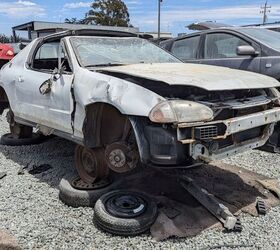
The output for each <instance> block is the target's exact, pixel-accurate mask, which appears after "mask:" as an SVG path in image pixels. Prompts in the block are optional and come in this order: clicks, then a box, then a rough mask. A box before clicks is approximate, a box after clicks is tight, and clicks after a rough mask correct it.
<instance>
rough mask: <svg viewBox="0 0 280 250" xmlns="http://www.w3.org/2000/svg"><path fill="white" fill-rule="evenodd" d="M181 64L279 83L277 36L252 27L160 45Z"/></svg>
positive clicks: (279, 42) (198, 34)
mask: <svg viewBox="0 0 280 250" xmlns="http://www.w3.org/2000/svg"><path fill="white" fill-rule="evenodd" d="M161 46H162V47H163V48H165V49H166V50H168V51H170V52H171V53H172V54H174V55H175V56H177V57H178V58H180V59H182V60H183V61H184V62H191V63H202V64H208V65H215V66H223V67H229V68H233V69H241V70H248V71H253V72H257V73H261V74H264V75H268V76H272V77H274V78H275V79H277V80H280V71H279V67H280V33H279V32H276V31H271V30H267V29H262V28H254V27H249V28H246V27H226V28H214V29H207V30H204V31H201V32H196V33H193V34H189V35H186V36H182V37H178V38H175V39H171V40H168V41H164V42H162V43H161Z"/></svg>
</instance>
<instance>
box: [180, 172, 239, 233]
mask: <svg viewBox="0 0 280 250" xmlns="http://www.w3.org/2000/svg"><path fill="white" fill-rule="evenodd" d="M180 184H181V186H182V187H183V188H184V189H186V191H188V192H189V193H190V194H191V195H192V196H193V197H194V198H195V199H196V200H197V201H198V202H199V203H200V204H201V205H203V206H204V207H205V208H206V209H207V210H208V211H209V212H210V213H211V214H213V215H214V216H215V217H216V218H217V219H218V220H219V221H220V222H222V223H223V225H224V227H225V228H226V229H227V230H234V228H235V226H236V224H237V218H236V217H235V216H234V215H233V214H232V213H231V212H230V211H229V209H228V208H227V207H226V206H225V205H223V204H222V203H220V202H219V201H218V200H217V199H216V198H215V196H214V195H212V194H210V193H209V192H208V191H207V190H205V189H203V188H201V187H199V186H198V185H197V183H195V182H194V180H193V179H191V178H188V177H181V178H180Z"/></svg>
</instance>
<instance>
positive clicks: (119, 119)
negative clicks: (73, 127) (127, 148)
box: [83, 102, 149, 163]
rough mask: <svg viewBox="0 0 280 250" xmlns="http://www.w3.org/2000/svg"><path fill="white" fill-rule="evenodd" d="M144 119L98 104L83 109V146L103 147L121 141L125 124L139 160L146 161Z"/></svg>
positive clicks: (145, 121)
mask: <svg viewBox="0 0 280 250" xmlns="http://www.w3.org/2000/svg"><path fill="white" fill-rule="evenodd" d="M147 122H148V121H147V118H146V117H137V116H129V115H125V114H122V113H121V111H120V110H119V109H117V108H116V107H115V106H113V105H111V104H108V103H104V102H98V103H93V104H89V105H87V106H86V107H85V120H84V123H83V135H84V145H85V146H86V147H88V148H98V147H104V146H106V145H109V144H111V143H114V142H117V141H119V140H121V139H122V136H123V134H124V130H125V127H126V126H127V125H126V124H127V123H129V126H131V129H132V131H133V133H134V136H135V139H136V143H137V146H138V150H139V154H140V159H141V161H142V162H143V163H147V160H148V158H149V157H148V142H147V140H146V139H145V137H144V127H145V125H146V124H147Z"/></svg>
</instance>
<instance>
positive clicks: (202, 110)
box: [149, 100, 214, 123]
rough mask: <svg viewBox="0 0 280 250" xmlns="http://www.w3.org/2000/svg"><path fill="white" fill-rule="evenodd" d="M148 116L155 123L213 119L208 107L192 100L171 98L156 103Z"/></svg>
mask: <svg viewBox="0 0 280 250" xmlns="http://www.w3.org/2000/svg"><path fill="white" fill-rule="evenodd" d="M149 118H150V120H151V121H152V122H155V123H183V122H205V121H211V120H213V119H214V113H213V111H212V109H210V108H209V107H207V106H205V105H203V104H200V103H197V102H192V101H184V100H171V101H163V102H161V103H159V104H158V105H156V106H155V107H154V108H153V109H152V111H151V112H150V115H149Z"/></svg>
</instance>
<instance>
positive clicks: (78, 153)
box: [75, 145, 108, 183]
mask: <svg viewBox="0 0 280 250" xmlns="http://www.w3.org/2000/svg"><path fill="white" fill-rule="evenodd" d="M103 154H104V150H102V149H94V150H93V149H88V148H85V147H83V146H80V145H79V146H77V148H76V150H75V164H76V169H77V171H78V174H79V176H80V178H81V179H82V180H83V181H85V182H87V183H94V182H95V181H97V180H100V179H102V178H104V177H106V176H108V168H107V167H106V164H104V156H103Z"/></svg>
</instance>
